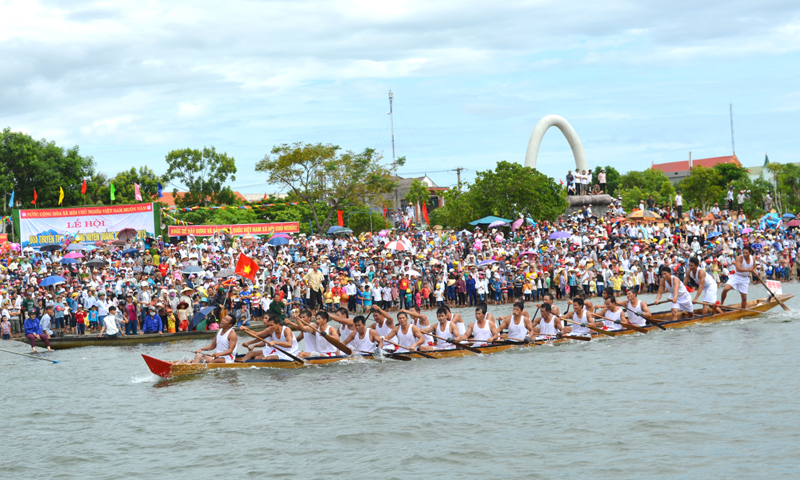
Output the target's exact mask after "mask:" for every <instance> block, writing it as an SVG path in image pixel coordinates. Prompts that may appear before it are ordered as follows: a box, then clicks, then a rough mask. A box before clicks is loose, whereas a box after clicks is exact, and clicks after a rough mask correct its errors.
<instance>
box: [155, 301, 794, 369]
mask: <svg viewBox="0 0 800 480" xmlns="http://www.w3.org/2000/svg"><path fill="white" fill-rule="evenodd" d="M779 297H780V299H781V300H782V301H783V302H786V301H788V300H789V299H791V298H792V297H794V295H786V294H784V295H779ZM778 305H779V303H778V302H777V301H776V300H774V299H766V298H762V299H758V300H751V301H749V302H748V303H747V308H748V309H750V310H756V311H758V312H766V311H768V310H770V309H772V308H775V307H776V306H778ZM737 308H738V307H737ZM671 315H672V313H671V312H669V311H667V312H660V313H656V314H654V315H653V318H654V319H656V320H662V322H661V323H660V325H661V326H662V327H664V328H667V329H670V328H684V327H688V326H691V325H697V324H700V323H716V322H722V321H729V320H738V319H741V318H746V317H754V316H757V315H759V314H758V313H755V312H752V311H747V310H731V311H728V312H724V313H721V314H708V315H702V309H698V310H696V311H695V316H694V317H692V318H679V319H678V320H674V321H673V320H667V319H669V318H671ZM643 328H646V329H647V330H654V329H657V328H658V327H656V326H655V325H648V326H646V327H643ZM610 333H613V334H615V335H629V334H634V333H637V332H636V331H635V330H630V329H623V330H616V331H612V332H610ZM592 336H593V337H597V336H598V334H593V335H592ZM574 341H576V340H574V339H570V338H569V336H559V337H554V338H551V339H547V340H544V339H543V340H537V341H536V342H535V343H529V344H524V343H520V342H505V341H504V342H496V343H493V344H491V345H485V346H481V347H475V348H477V349H478V350H479V351H480V354H486V355H488V354H492V353H499V352H503V351H506V350H511V349H520V348H532V347H536V346H540V345H543V344H561V343H569V342H574ZM423 353H424V354H425V355H427V356H432V357H436V358H456V357H467V356H471V355H479V354H477V353H474V352H471V351H468V350H462V349H447V350H430V351H425V352H423ZM402 355H406V356H408V357H412V358H421V359H424V358H426V357H425V355H421V354H420V353H419V352H405V353H403V354H402ZM142 357H144V361H145V363H147V366H148V368H149V369H150V371H151V372H153V373H154V374H156V375H158V376H160V377H164V378H175V377H179V376H183V375H189V374H195V373H203V372H207V371H209V370H221V369H239V368H270V369H271V368H306V367H310V366H320V365H328V364H331V363H338V362H342V361H345V360H353V359H357V358H363V359H365V360H378V359H377V358H375V356H373V355H364V356H361V357H359V356H355V357H354V356H344V355H342V356H335V357H313V358H307V359H305V360H306V363H304V364H302V363H299V362H294V361H291V360H250V361H247V362H243V363H188V362H185V361H182V362H174V361H172V362H171V361H166V360H160V359H157V358H153V357H150V356H148V355H142ZM240 357H241V355H240Z"/></svg>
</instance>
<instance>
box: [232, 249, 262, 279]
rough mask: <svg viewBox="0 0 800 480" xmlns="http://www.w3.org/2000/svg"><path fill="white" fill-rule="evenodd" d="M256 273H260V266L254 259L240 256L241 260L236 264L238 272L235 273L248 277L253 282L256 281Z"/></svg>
mask: <svg viewBox="0 0 800 480" xmlns="http://www.w3.org/2000/svg"><path fill="white" fill-rule="evenodd" d="M256 272H258V264H257V263H256V262H255V260H253V259H252V258H250V257H248V256H247V255H244V254H239V260H238V261H237V262H236V270H234V272H233V273H235V274H236V275H241V276H243V277H247V278H249V279H250V281H251V282H255V280H256Z"/></svg>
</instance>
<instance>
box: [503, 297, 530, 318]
mask: <svg viewBox="0 0 800 480" xmlns="http://www.w3.org/2000/svg"><path fill="white" fill-rule="evenodd" d="M518 303H521V304H522V314H523V315H525V316H526V317H528V318H531V314H530V313H529V312H528V310H526V309H525V298H524V297H517V298H515V299H514V305H516V304H518ZM498 320H499V318H498Z"/></svg>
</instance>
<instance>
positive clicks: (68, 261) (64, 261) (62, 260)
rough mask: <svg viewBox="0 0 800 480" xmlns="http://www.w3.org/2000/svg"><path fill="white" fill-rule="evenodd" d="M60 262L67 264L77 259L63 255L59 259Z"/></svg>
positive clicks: (76, 261) (75, 261)
mask: <svg viewBox="0 0 800 480" xmlns="http://www.w3.org/2000/svg"><path fill="white" fill-rule="evenodd" d="M61 263H62V264H63V265H69V264H71V263H78V260H77V259H75V258H67V257H64V258H62V259H61Z"/></svg>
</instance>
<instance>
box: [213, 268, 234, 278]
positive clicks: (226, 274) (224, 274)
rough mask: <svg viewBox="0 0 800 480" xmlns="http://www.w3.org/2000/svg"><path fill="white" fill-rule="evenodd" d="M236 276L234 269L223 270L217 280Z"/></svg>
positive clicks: (218, 274)
mask: <svg viewBox="0 0 800 480" xmlns="http://www.w3.org/2000/svg"><path fill="white" fill-rule="evenodd" d="M233 274H234V270H233V269H232V268H223V269H222V270H220V271H219V273H217V278H228V277H232V276H233Z"/></svg>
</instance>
